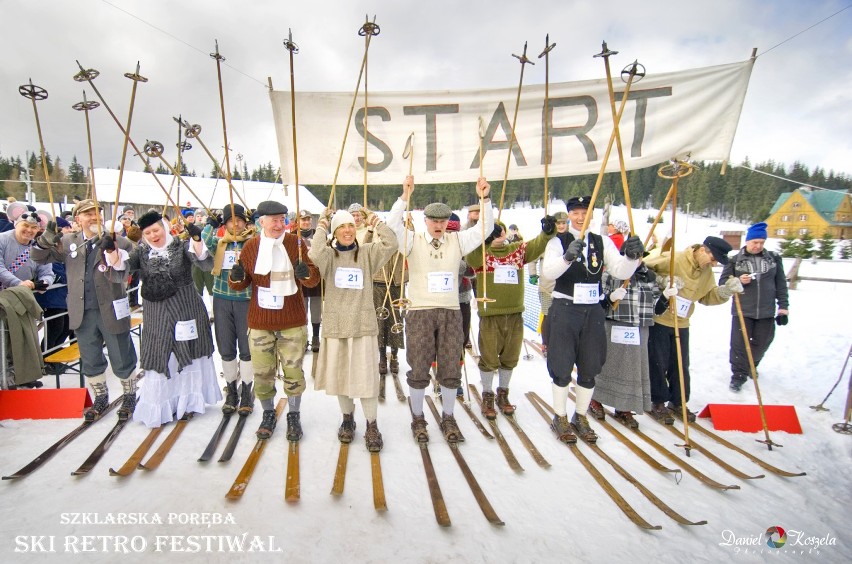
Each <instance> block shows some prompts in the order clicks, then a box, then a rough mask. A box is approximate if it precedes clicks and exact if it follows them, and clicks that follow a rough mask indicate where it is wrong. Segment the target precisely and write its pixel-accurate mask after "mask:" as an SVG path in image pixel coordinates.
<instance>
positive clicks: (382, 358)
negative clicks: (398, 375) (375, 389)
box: [379, 349, 388, 376]
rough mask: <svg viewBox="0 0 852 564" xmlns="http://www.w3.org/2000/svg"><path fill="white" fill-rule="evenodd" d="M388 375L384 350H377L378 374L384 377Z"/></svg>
mask: <svg viewBox="0 0 852 564" xmlns="http://www.w3.org/2000/svg"><path fill="white" fill-rule="evenodd" d="M387 373H388V357H387V355H386V354H385V349H380V350H379V374H381V375H382V376H384V375H385V374H387Z"/></svg>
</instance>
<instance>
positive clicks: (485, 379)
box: [479, 370, 494, 392]
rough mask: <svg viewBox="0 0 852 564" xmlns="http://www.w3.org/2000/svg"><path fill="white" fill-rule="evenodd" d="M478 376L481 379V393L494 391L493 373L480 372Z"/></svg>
mask: <svg viewBox="0 0 852 564" xmlns="http://www.w3.org/2000/svg"><path fill="white" fill-rule="evenodd" d="M479 376H480V377H481V378H482V391H483V392H493V391H494V373H493V372H484V371H482V370H480V371H479Z"/></svg>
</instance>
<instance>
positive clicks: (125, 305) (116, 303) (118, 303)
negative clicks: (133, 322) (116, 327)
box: [112, 296, 130, 319]
mask: <svg viewBox="0 0 852 564" xmlns="http://www.w3.org/2000/svg"><path fill="white" fill-rule="evenodd" d="M112 309H113V310H115V318H116V319H124V318H125V317H130V300H128V299H127V297H126V296H125V297H123V298H121V299H119V300H113V301H112Z"/></svg>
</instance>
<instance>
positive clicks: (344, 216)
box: [330, 210, 357, 237]
mask: <svg viewBox="0 0 852 564" xmlns="http://www.w3.org/2000/svg"><path fill="white" fill-rule="evenodd" d="M356 211H357V210H356ZM347 223H351V224H352V225H355V218H354V217H352V214H351V213H349V212H348V211H346V210H337V211H336V212H334V216H333V217H332V218H331V227H330V229H331V235H332V237H333V236H334V232H335V231H337V228H338V227H340V226H341V225H346V224H347Z"/></svg>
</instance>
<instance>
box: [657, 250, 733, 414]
mask: <svg viewBox="0 0 852 564" xmlns="http://www.w3.org/2000/svg"><path fill="white" fill-rule="evenodd" d="M672 252H674V251H665V252H663V253H661V254H660V255H659V256H655V257H648V258H647V259H646V261H645V264H646V265H647V266H648V268H649V269H651V270H653V271H654V272H655V273H656V274H657V276H658V278H657V280H658V282H659V283H660V287H663V286H665V287H664V289H663V295H662V297H661V298H660V299H662V300H669V301H670V303H671V304H673V307H672V306H669V307H667V308H666V309H665V311H663V313H661V314H657V315H655V316H654V324H653V325H652V326H651V328H650V331H649V335H648V361H649V363H650V377H651V401H652V402H653V408H652V409H651V412H650V414H651V416H652V417H653V418H654V419H656V420H657V421H661V422H663V423H665V424H666V425H671V424H672V423H674V418H673V417H678V418H682V417H683V409H682V406H683V403H682V402H683V401H689V318H690V317H691V316H692V312H693V311H695V302H698V303H701V304H704V305H719V304H723V303H725V302H727V301H728V300H729V299H730V298H731V296H732V295H733V294H734V293H735V292H736V293H741V292H742V291H743V285H742V283H741V282H740V280H739V278H730V279H728V280H726V281H725V283H724V284H723V285H721V286H717V285H716V280H715V277H714V276H713V267H714V266H716V265H717V264H721V265H723V266H724V265H726V264H728V253H729V252H731V245H729V244H728V242H727V241H725V240H724V239H720V238H719V237H712V236H710V237H707V238H706V239H704V242H703V243H702V244H700V245H690V246H689V247H687V248H686V249H684V250H683V251H680V252H676V253H675V256H674V283H672V279H671V278H670V274H671V272H670V271H669V270H670V268H669V265H670V261H671V253H672ZM671 298H674V300H671ZM657 311H660V309H659V308H658V309H657ZM675 316H677V321H675ZM675 323H677V327H678V334H679V337H680V351H681V359H680V362H681V364H682V366H683V385H684V388H683V390H681V387H680V375H679V372H678V358H677V349H676V343H675V332H674V327H675ZM666 402H669V403H668V405H666ZM686 417H687V419H688V420H689V421H690V422H692V421H695V414H694V413H692V412H691V411H689V410H687V411H686Z"/></svg>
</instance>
